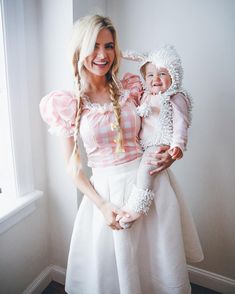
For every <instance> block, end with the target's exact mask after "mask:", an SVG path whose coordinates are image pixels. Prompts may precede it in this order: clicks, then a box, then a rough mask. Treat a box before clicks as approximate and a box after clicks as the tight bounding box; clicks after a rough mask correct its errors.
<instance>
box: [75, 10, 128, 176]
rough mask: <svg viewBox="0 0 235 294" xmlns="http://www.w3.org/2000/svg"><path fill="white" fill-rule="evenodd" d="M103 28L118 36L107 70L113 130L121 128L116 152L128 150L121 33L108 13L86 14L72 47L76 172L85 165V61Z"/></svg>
mask: <svg viewBox="0 0 235 294" xmlns="http://www.w3.org/2000/svg"><path fill="white" fill-rule="evenodd" d="M102 29H108V30H109V31H110V32H111V34H112V36H113V40H114V51H115V57H114V61H113V64H112V66H111V68H110V70H109V72H108V73H107V74H106V79H107V82H108V85H109V94H110V99H111V101H112V104H113V109H114V114H115V122H114V123H113V124H112V125H111V128H112V130H114V131H116V132H117V135H116V139H115V142H116V152H123V151H124V149H123V136H122V131H121V127H120V118H121V107H120V105H119V102H118V98H119V89H118V88H119V87H118V81H117V77H116V76H117V73H118V69H119V65H120V58H121V54H120V49H119V47H118V43H117V33H116V30H115V28H114V26H113V24H112V22H111V20H110V19H109V18H108V17H104V16H100V15H91V16H85V17H83V18H81V19H79V20H78V21H77V22H76V23H75V24H74V27H73V33H72V38H71V42H70V51H71V55H72V65H73V72H74V79H75V85H76V97H77V115H76V120H75V133H74V150H73V153H72V155H71V158H70V163H71V164H72V166H73V173H77V171H78V169H80V168H81V160H80V156H79V150H78V134H79V126H80V120H81V114H82V96H83V94H84V89H85V87H86V71H85V68H84V61H85V59H86V57H87V56H89V55H90V54H92V52H93V51H94V48H95V43H96V39H97V36H98V34H99V32H100V31H101V30H102ZM74 169H75V170H74Z"/></svg>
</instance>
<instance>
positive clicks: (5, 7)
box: [0, 0, 43, 233]
mask: <svg viewBox="0 0 235 294" xmlns="http://www.w3.org/2000/svg"><path fill="white" fill-rule="evenodd" d="M13 2H14V3H12V1H7V0H0V5H1V12H2V26H3V33H4V37H5V38H4V41H5V43H4V49H5V66H6V76H7V81H6V86H7V91H5V92H6V93H5V97H7V102H6V99H5V100H4V99H3V100H2V101H4V102H3V103H5V104H4V106H5V107H8V111H6V113H8V114H9V118H10V120H8V123H9V125H8V127H7V128H6V138H8V142H7V143H8V144H9V146H8V148H5V149H8V150H10V153H11V159H12V160H11V162H9V163H10V166H12V167H13V171H12V169H11V175H14V179H13V180H12V190H11V193H10V194H9V191H10V190H9V191H8V195H4V194H3V193H4V191H3V193H2V194H3V195H2V194H0V195H2V197H1V196H0V233H3V232H5V231H6V230H8V229H9V228H10V227H11V226H12V225H14V224H16V223H17V222H18V221H20V220H21V219H23V218H24V217H26V216H27V215H29V214H30V213H32V212H33V211H34V210H35V208H36V206H35V201H36V200H37V199H38V198H40V197H41V196H42V195H43V193H42V192H41V191H37V190H35V188H34V179H33V167H32V153H31V140H30V139H31V138H30V120H29V100H28V99H29V97H28V91H27V75H26V68H25V67H26V48H25V28H24V3H23V2H24V1H23V0H15V1H13ZM5 119H6V121H7V118H5ZM7 130H8V133H7ZM9 131H10V133H9Z"/></svg>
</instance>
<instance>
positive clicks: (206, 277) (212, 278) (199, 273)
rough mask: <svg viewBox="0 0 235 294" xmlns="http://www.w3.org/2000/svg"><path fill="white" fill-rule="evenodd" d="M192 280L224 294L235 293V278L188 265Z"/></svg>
mask: <svg viewBox="0 0 235 294" xmlns="http://www.w3.org/2000/svg"><path fill="white" fill-rule="evenodd" d="M188 271H189V278H190V282H191V283H193V284H197V285H199V286H202V287H205V288H208V289H211V290H214V291H217V292H219V293H223V294H234V293H235V280H233V279H230V278H227V277H224V276H221V275H218V274H215V273H212V272H208V271H206V270H203V269H200V268H197V267H193V266H191V265H188Z"/></svg>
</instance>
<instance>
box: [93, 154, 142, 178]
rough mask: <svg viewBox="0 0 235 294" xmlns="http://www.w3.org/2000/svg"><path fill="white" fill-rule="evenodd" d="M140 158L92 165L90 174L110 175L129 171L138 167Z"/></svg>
mask: <svg viewBox="0 0 235 294" xmlns="http://www.w3.org/2000/svg"><path fill="white" fill-rule="evenodd" d="M140 160H141V158H140V157H139V158H136V159H134V160H132V161H128V162H125V163H122V164H119V165H112V166H106V167H93V168H92V174H93V175H94V176H102V175H112V174H117V173H124V172H129V171H132V170H134V171H135V170H137V168H138V167H139V164H140Z"/></svg>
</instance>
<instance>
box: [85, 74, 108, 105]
mask: <svg viewBox="0 0 235 294" xmlns="http://www.w3.org/2000/svg"><path fill="white" fill-rule="evenodd" d="M84 92H85V94H86V95H87V96H88V97H89V98H90V100H91V102H95V103H101V104H103V103H107V102H110V94H109V87H108V82H107V80H106V77H104V76H103V77H99V76H92V77H88V78H87V86H86V89H85V91H84Z"/></svg>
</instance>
